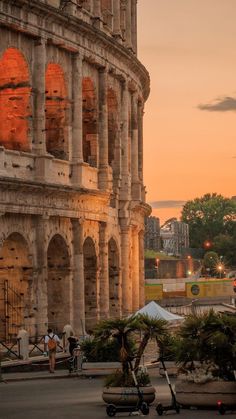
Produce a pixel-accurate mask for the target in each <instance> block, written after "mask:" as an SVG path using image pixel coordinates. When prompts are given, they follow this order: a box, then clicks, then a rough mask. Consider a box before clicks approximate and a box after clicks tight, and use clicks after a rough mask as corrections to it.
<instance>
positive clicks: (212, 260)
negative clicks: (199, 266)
mask: <svg viewBox="0 0 236 419" xmlns="http://www.w3.org/2000/svg"><path fill="white" fill-rule="evenodd" d="M218 262H219V256H218V254H217V253H216V252H207V253H205V255H204V258H203V265H204V267H205V268H209V269H212V270H213V269H215V266H216V264H217V263H218Z"/></svg>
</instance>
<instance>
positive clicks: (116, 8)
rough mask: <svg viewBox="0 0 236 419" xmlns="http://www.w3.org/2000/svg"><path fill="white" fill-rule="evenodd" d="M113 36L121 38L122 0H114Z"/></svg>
mask: <svg viewBox="0 0 236 419" xmlns="http://www.w3.org/2000/svg"><path fill="white" fill-rule="evenodd" d="M113 36H114V37H116V38H118V39H121V28H120V0H113Z"/></svg>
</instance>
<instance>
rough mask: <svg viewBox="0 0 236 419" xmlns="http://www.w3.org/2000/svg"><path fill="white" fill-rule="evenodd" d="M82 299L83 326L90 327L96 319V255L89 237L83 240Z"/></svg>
mask: <svg viewBox="0 0 236 419" xmlns="http://www.w3.org/2000/svg"><path fill="white" fill-rule="evenodd" d="M83 254H84V294H85V296H84V299H85V328H86V330H87V331H89V329H91V328H92V327H93V326H94V325H95V323H96V321H97V256H96V251H95V246H94V242H93V240H92V239H91V238H90V237H87V239H86V240H85V242H84V246H83Z"/></svg>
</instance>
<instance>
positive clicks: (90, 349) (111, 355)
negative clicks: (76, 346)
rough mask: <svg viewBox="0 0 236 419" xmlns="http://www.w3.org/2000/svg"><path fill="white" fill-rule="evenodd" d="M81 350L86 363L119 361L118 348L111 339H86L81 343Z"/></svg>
mask: <svg viewBox="0 0 236 419" xmlns="http://www.w3.org/2000/svg"><path fill="white" fill-rule="evenodd" d="M81 349H82V351H83V352H84V356H85V358H86V359H87V361H88V362H118V361H119V348H118V347H117V343H116V341H115V340H114V339H112V338H111V339H110V340H108V341H102V340H99V341H96V340H94V339H87V340H85V341H84V342H83V343H81Z"/></svg>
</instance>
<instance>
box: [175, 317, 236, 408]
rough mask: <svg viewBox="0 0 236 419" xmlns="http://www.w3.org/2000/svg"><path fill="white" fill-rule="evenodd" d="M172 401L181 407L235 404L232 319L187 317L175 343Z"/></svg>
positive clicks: (235, 348)
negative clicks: (174, 378)
mask: <svg viewBox="0 0 236 419" xmlns="http://www.w3.org/2000/svg"><path fill="white" fill-rule="evenodd" d="M175 357H176V362H177V363H178V364H179V366H180V368H179V374H178V380H177V382H176V397H177V400H178V402H179V403H180V404H182V405H193V406H216V404H217V402H218V400H222V399H223V400H224V403H225V404H227V405H232V404H234V403H235V400H236V317H235V316H234V315H231V316H230V315H225V314H219V313H215V312H214V311H209V312H208V313H206V314H201V315H196V314H194V315H190V316H188V317H187V318H186V320H185V322H184V323H183V324H182V326H181V328H180V331H179V336H178V338H177V340H176V341H175Z"/></svg>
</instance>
